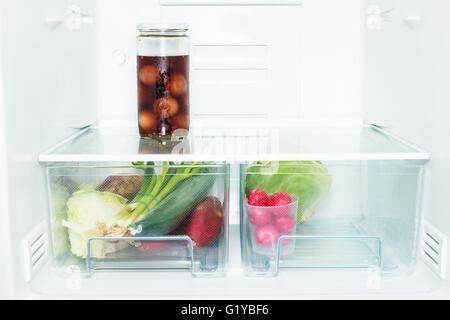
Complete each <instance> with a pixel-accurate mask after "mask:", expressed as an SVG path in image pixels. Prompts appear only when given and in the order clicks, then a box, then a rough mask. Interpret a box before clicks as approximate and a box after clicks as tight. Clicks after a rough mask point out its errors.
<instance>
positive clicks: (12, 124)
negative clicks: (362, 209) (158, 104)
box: [0, 0, 450, 298]
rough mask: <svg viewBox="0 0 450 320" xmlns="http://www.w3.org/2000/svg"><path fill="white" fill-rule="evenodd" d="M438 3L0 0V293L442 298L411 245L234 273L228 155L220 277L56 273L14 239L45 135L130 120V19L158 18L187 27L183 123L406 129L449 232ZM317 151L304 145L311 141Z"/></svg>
mask: <svg viewBox="0 0 450 320" xmlns="http://www.w3.org/2000/svg"><path fill="white" fill-rule="evenodd" d="M449 6H450V5H449V3H448V2H447V1H446V0H432V1H429V0H427V1H425V0H339V1H335V0H314V1H313V0H303V1H301V0H298V1H297V0H282V1H270V0H254V1H253V0H242V1H240V0H239V1H238V0H230V1H220V0H205V1H190V0H189V1H177V0H161V1H156V0H153V1H148V0H145V1H144V0H132V1H128V2H127V3H126V4H125V3H124V2H123V1H120V0H96V1H91V0H74V1H67V0H64V1H61V0H41V1H39V2H37V1H31V0H15V1H9V0H2V1H1V2H0V10H1V18H0V22H1V27H0V31H1V34H0V41H1V52H0V57H1V59H2V65H1V70H2V73H1V78H0V83H1V84H2V86H1V88H0V98H1V99H2V101H1V104H0V121H1V122H2V128H4V129H2V134H1V135H0V160H1V161H2V162H1V165H0V177H1V178H0V191H1V195H2V196H1V204H0V206H1V209H2V211H1V212H2V214H1V215H0V221H1V222H2V223H1V224H0V231H1V236H0V240H1V241H2V245H1V247H0V248H1V253H2V255H5V256H7V257H10V258H9V259H0V271H1V272H0V281H1V282H2V284H3V283H6V284H7V285H6V286H0V295H8V296H13V297H73V296H75V297H80V296H81V297H83V296H94V297H106V296H111V297H123V296H135V297H142V296H144V297H155V298H158V297H205V296H208V297H230V296H231V297H233V298H249V297H269V298H270V297H298V296H299V295H308V294H310V295H320V296H322V297H327V296H328V297H336V296H335V295H334V294H347V296H349V297H351V296H352V295H358V294H364V296H370V294H373V295H374V296H381V295H383V294H385V296H390V295H392V296H405V295H406V296H408V295H414V294H416V295H425V294H428V295H429V296H438V297H448V295H447V286H448V281H446V280H445V279H442V278H440V277H439V276H438V275H436V274H435V273H434V272H433V271H432V270H431V268H429V267H428V266H427V265H426V264H425V263H424V262H423V261H422V260H421V259H419V262H418V264H417V267H416V268H415V269H414V272H413V273H412V274H410V275H405V276H399V277H389V276H381V275H380V274H379V273H378V272H377V270H362V271H361V270H360V271H357V270H347V269H345V270H315V269H314V270H307V271H306V270H305V271H292V272H289V271H286V272H280V274H279V275H278V277H275V278H267V279H266V278H264V279H262V280H261V279H260V278H249V277H245V276H244V272H243V268H242V263H241V244H240V230H239V228H240V227H239V199H238V197H232V196H231V195H232V194H233V193H236V194H237V193H238V190H239V169H238V166H236V165H235V166H232V168H231V185H230V188H231V189H230V234H229V239H230V244H229V262H228V265H229V267H228V274H227V277H226V278H217V279H196V278H192V277H191V275H190V274H189V273H168V274H166V273H163V274H161V273H151V272H142V273H139V272H122V273H118V272H105V273H98V274H95V276H94V277H93V278H91V279H80V278H77V277H74V278H60V277H58V276H57V275H55V273H54V272H53V270H52V267H51V264H50V263H49V261H48V259H46V255H45V256H43V258H42V259H40V260H39V262H38V264H36V265H32V267H34V268H31V267H30V264H29V261H28V260H27V258H29V257H27V255H26V253H25V251H26V250H25V246H26V243H27V239H28V237H30V236H33V235H34V236H35V235H36V234H39V232H41V230H43V229H45V226H46V222H45V221H46V219H47V214H46V213H47V211H48V205H47V194H46V188H45V170H44V169H43V167H42V166H41V164H39V160H41V161H42V160H48V161H50V160H51V161H54V160H55V158H52V152H53V155H54V154H55V152H54V151H55V150H56V151H58V149H57V148H53V146H56V147H58V146H64V144H65V143H67V142H68V141H70V139H67V137H69V136H70V135H72V134H74V133H76V132H79V131H78V130H79V129H81V128H84V127H86V126H88V125H94V126H99V127H101V128H105V127H106V129H105V130H113V131H114V130H116V129H115V128H117V127H128V126H135V124H136V122H137V119H136V111H137V107H136V103H135V101H136V68H135V37H136V35H137V33H136V30H135V25H136V24H137V23H139V22H142V21H160V20H162V21H185V22H187V23H189V24H190V26H191V31H190V35H191V38H192V42H193V46H192V53H191V54H192V70H191V72H192V78H193V82H192V92H191V97H192V101H191V106H192V110H191V114H192V116H193V119H194V120H193V123H192V126H193V127H194V128H200V129H201V130H208V129H207V128H211V127H213V128H215V129H217V130H219V129H220V130H223V131H225V132H227V130H233V128H235V129H234V130H241V128H245V130H248V129H249V128H260V127H263V126H266V127H267V126H272V127H279V128H283V127H286V126H299V125H301V126H306V127H313V128H314V127H317V126H319V127H320V126H333V127H338V128H347V127H358V126H361V125H363V124H364V123H365V124H376V125H377V126H379V127H382V128H383V129H386V131H387V132H389V133H390V134H393V136H394V137H397V136H400V137H402V138H404V139H405V140H399V141H401V142H402V143H405V145H409V142H412V143H414V144H415V145H419V146H421V147H422V148H424V149H425V150H426V151H427V152H430V154H431V159H432V160H431V162H429V163H428V164H427V165H426V175H425V178H424V183H423V190H424V200H423V203H421V206H422V211H423V215H424V218H425V219H426V220H427V221H428V222H429V223H430V224H431V225H434V226H438V227H439V229H440V231H442V232H443V233H444V234H450V220H449V219H450V218H449V217H448V215H447V214H446V208H447V207H448V204H449V203H448V197H447V196H446V190H447V189H448V182H447V181H449V175H450V172H449V169H448V166H446V162H447V161H448V150H449V148H450V146H449V145H448V142H447V141H445V139H442V137H445V136H447V135H448V133H449V132H448V131H449V129H448V126H446V121H445V119H446V118H448V111H447V108H446V105H447V104H448V103H450V96H449V93H448V90H446V88H445V85H446V83H448V75H449V74H450V72H449V71H450V70H449V68H450V64H449V63H448V61H446V59H445V57H447V56H449V55H450V43H449V42H448V41H447V40H446V38H448V37H449V36H450V34H449V33H450V31H449V30H450V28H449V22H448V20H447V19H446V16H445V12H447V11H448V9H450V7H449ZM18 17H20V19H18ZM275 106H276V107H275ZM205 128H206V129H205ZM119 132H120V131H119ZM232 132H235V131H232ZM3 133H4V134H3ZM201 133H202V134H205V132H201ZM226 135H227V134H226V133H225V136H226ZM109 146H111V144H109ZM324 146H327V147H330V148H332V147H335V148H337V149H339V147H342V148H343V151H342V150H341V151H342V152H339V150H337V151H336V150H332V151H330V152H331V154H333V155H336V154H341V155H342V157H343V160H349V159H345V157H346V152H345V151H346V150H345V145H341V144H339V141H338V142H337V143H333V141H332V140H331V141H328V140H326V143H325V144H324ZM119 150H124V149H119ZM350 150H351V149H350ZM69 151H70V150H69ZM84 151H86V150H84ZM104 151H105V150H100V152H99V151H98V150H96V152H95V154H94V158H95V159H94V160H95V161H97V160H98V155H99V154H100V155H102V154H103V155H105V154H106V156H105V157H104V158H103V160H105V159H106V160H108V161H116V160H117V161H122V159H119V158H120V156H122V155H124V154H126V153H122V152H118V151H117V152H115V151H114V150H113V151H112V152H111V150H108V149H107V150H106V151H107V152H104ZM108 151H109V152H108ZM234 151H235V150H234ZM319 151H320V152H318V153H315V154H314V152H312V155H311V157H315V156H317V155H320V156H324V154H323V153H326V150H325V152H324V151H323V150H319ZM289 152H292V151H290V150H289V144H288V147H287V152H286V153H289ZM347 153H350V152H347ZM368 153H370V152H367V154H368ZM413 153H416V152H413ZM424 153H426V152H424ZM61 154H62V155H61ZM67 154H68V155H70V156H73V155H76V156H79V158H73V157H68V158H64V152H60V153H59V154H58V152H56V155H57V156H61V159H60V160H58V161H65V160H67V159H70V161H85V160H86V157H87V158H89V152H83V150H82V152H78V153H77V152H74V153H70V152H68V153H66V155H67ZM227 154H228V155H230V153H226V152H225V153H223V154H221V153H217V159H216V160H219V161H226V160H227V159H223V157H225V156H226V155H227ZM271 154H272V155H273V154H274V152H272V153H271ZM281 154H283V152H281ZM360 154H364V152H363V153H360ZM111 155H115V156H117V159H116V158H114V157H111ZM325 158H326V157H325ZM88 160H89V159H88ZM229 160H230V161H232V160H236V159H229ZM309 160H315V159H313V158H312V159H309ZM325 160H326V159H325ZM332 160H335V159H331V158H330V161H332ZM341 160H342V159H341ZM366 160H368V159H366ZM3 173H4V174H3ZM342 181H345V179H342ZM346 183H348V184H349V185H351V184H352V182H351V181H347V182H346ZM352 187H353V188H355V185H352ZM24 198H25V199H24ZM41 240H43V241H45V240H46V239H41ZM41 240H40V241H41ZM419 255H420V254H419ZM444 259H445V256H444ZM446 262H447V261H443V263H446ZM169 280H170V281H169Z"/></svg>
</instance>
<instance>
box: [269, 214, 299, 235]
mask: <svg viewBox="0 0 450 320" xmlns="http://www.w3.org/2000/svg"><path fill="white" fill-rule="evenodd" d="M274 224H275V226H276V227H277V228H278V231H280V232H281V234H290V233H291V231H292V229H294V227H295V225H296V224H297V221H296V220H295V218H294V217H293V216H284V217H279V218H276V219H275V221H274Z"/></svg>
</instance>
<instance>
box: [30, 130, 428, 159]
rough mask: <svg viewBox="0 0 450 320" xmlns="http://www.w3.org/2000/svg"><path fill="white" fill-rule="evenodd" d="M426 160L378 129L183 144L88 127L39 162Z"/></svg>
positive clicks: (201, 134)
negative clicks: (161, 141)
mask: <svg viewBox="0 0 450 320" xmlns="http://www.w3.org/2000/svg"><path fill="white" fill-rule="evenodd" d="M317 159H320V160H323V161H325V160H424V161H426V160H428V159H429V155H428V153H427V152H425V151H423V150H420V149H418V148H416V147H414V146H413V145H410V144H405V143H404V142H403V141H401V140H399V139H398V138H396V137H393V136H391V135H390V134H388V133H386V132H384V131H382V130H379V129H378V128H376V127H269V126H267V127H262V128H235V129H223V130H222V129H217V128H203V129H202V130H201V131H198V130H197V131H194V132H192V133H191V134H190V135H189V136H188V137H187V139H185V140H184V141H182V142H179V141H177V140H173V141H166V142H165V143H164V144H162V143H160V142H158V141H155V140H145V139H140V137H139V134H138V132H137V130H136V129H135V128H125V127H124V128H88V129H85V130H82V131H80V132H78V133H77V134H75V135H74V136H72V137H71V138H69V139H67V140H65V141H63V142H62V143H61V144H58V145H55V146H54V147H53V148H51V149H50V150H48V151H47V152H45V153H43V154H41V155H40V156H39V160H40V161H41V162H79V161H81V162H100V161H101V162H104V161H105V162H123V161H125V162H132V161H217V162H221V161H228V162H245V161H296V160H312V161H314V160H317Z"/></svg>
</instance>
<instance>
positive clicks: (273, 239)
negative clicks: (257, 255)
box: [254, 224, 280, 247]
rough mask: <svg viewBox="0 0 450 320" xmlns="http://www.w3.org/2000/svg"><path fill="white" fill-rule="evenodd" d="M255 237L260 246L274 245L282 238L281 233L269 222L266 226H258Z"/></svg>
mask: <svg viewBox="0 0 450 320" xmlns="http://www.w3.org/2000/svg"><path fill="white" fill-rule="evenodd" d="M254 237H255V240H256V242H257V243H258V244H259V245H260V246H262V247H272V246H274V245H275V244H276V243H277V241H278V239H279V238H280V233H279V232H278V229H277V228H276V227H274V226H272V225H270V224H268V225H266V226H263V227H258V228H256V230H255V233H254Z"/></svg>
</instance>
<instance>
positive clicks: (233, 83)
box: [161, 1, 302, 117]
mask: <svg viewBox="0 0 450 320" xmlns="http://www.w3.org/2000/svg"><path fill="white" fill-rule="evenodd" d="M169 3H170V4H171V6H163V7H162V11H161V15H162V17H161V18H162V20H163V21H184V22H187V23H188V24H189V25H190V36H191V40H192V57H193V58H192V66H191V69H192V82H193V85H192V87H191V112H192V114H193V115H194V116H196V115H197V116H198V115H201V116H205V115H207V116H217V115H257V116H259V117H264V116H271V117H298V115H299V110H300V78H301V68H300V64H301V48H300V39H301V18H302V17H301V6H300V5H299V4H300V2H292V1H290V2H281V3H280V5H277V4H275V2H273V1H270V2H267V1H259V2H258V3H256V2H253V3H252V1H250V2H249V4H259V5H245V4H246V3H245V2H244V1H239V3H237V2H232V3H233V4H235V5H226V6H224V5H221V4H223V1H222V2H220V1H219V2H217V1H210V2H208V1H204V2H202V3H203V5H200V3H198V2H195V3H193V4H194V5H191V6H189V4H190V2H189V1H188V2H186V3H183V4H181V3H180V2H175V3H171V2H169ZM163 4H164V2H163ZM176 4H180V5H176ZM211 4H212V5H211ZM267 4H268V5H267Z"/></svg>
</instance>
